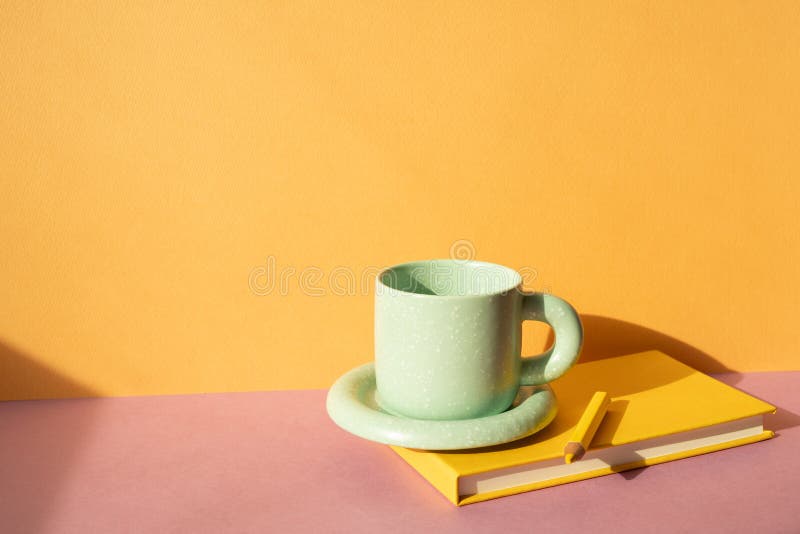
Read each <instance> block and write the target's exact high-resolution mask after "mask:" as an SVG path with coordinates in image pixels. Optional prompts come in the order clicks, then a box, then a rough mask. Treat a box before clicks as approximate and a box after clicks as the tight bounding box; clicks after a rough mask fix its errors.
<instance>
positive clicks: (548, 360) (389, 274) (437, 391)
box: [375, 260, 583, 420]
mask: <svg viewBox="0 0 800 534" xmlns="http://www.w3.org/2000/svg"><path fill="white" fill-rule="evenodd" d="M521 286H522V277H521V276H520V275H519V273H517V272H516V271H514V270H513V269H510V268H508V267H503V266H502V265H496V264H493V263H486V262H480V261H461V260H428V261H418V262H411V263H404V264H401V265H396V266H394V267H390V268H388V269H386V270H384V271H382V272H381V273H380V274H379V275H378V276H377V280H376V292H375V379H376V384H377V401H378V404H379V405H380V407H381V408H382V409H384V410H386V411H388V412H390V413H393V414H396V415H400V416H405V417H410V418H414V419H430V420H458V419H472V418H478V417H484V416H489V415H494V414H498V413H500V412H503V411H504V410H506V409H507V408H508V407H509V406H511V403H512V402H513V400H514V397H515V396H516V395H517V392H518V390H519V387H520V386H521V385H531V386H534V385H542V384H546V383H548V382H550V381H552V380H555V379H556V378H558V377H560V376H561V375H563V374H564V373H565V372H567V370H569V368H570V367H572V366H573V365H574V363H575V361H576V360H577V359H578V355H579V352H580V348H581V344H582V342H583V328H582V326H581V322H580V319H579V317H578V314H577V313H576V312H575V310H574V308H573V307H572V306H570V305H569V304H568V303H567V302H566V301H564V300H562V299H560V298H558V297H556V296H553V295H549V294H547V293H526V292H523V291H522V289H521ZM528 320H530V321H542V322H545V323H547V324H549V325H550V326H551V327H552V328H553V332H554V335H555V343H554V344H553V346H552V347H551V348H550V349H549V350H548V351H547V352H545V353H543V354H541V355H539V356H535V357H531V358H521V355H520V353H521V341H522V321H528Z"/></svg>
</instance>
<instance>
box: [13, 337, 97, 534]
mask: <svg viewBox="0 0 800 534" xmlns="http://www.w3.org/2000/svg"><path fill="white" fill-rule="evenodd" d="M96 396H97V392H96V391H93V390H92V389H91V388H88V387H86V386H85V385H83V384H81V383H80V382H78V381H76V380H73V379H70V378H69V377H66V376H62V375H60V374H59V373H57V372H56V371H54V370H52V369H49V368H48V367H46V366H44V365H42V364H41V363H39V362H37V361H36V359H35V358H34V357H32V356H31V355H28V354H25V353H24V352H23V351H21V350H19V349H17V348H14V347H12V346H11V345H10V344H8V343H6V342H3V341H0V400H2V401H5V402H0V478H2V480H3V483H2V484H0V517H2V524H3V531H4V532H41V531H43V530H45V529H46V524H47V522H48V518H49V516H50V515H51V511H52V509H53V507H54V506H55V504H56V501H57V498H58V496H59V493H60V492H61V490H62V489H63V487H64V486H65V485H66V484H67V481H68V477H69V473H70V468H71V464H72V463H73V462H74V461H75V459H76V458H77V457H78V456H79V455H80V454H81V450H82V449H83V448H84V446H85V444H86V440H87V438H88V437H89V436H90V435H91V430H92V428H93V420H94V419H95V412H96V410H97V407H98V406H99V405H98V404H97V403H95V402H93V401H92V400H90V399H72V400H51V401H47V402H41V401H37V400H22V399H45V398H50V399H53V398H63V397H96Z"/></svg>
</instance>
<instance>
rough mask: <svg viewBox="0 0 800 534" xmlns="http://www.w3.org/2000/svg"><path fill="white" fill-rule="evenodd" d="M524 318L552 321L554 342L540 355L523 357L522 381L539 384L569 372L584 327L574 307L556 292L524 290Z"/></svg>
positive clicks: (576, 357)
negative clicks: (550, 293) (526, 291)
mask: <svg viewBox="0 0 800 534" xmlns="http://www.w3.org/2000/svg"><path fill="white" fill-rule="evenodd" d="M522 320H523V321H541V322H543V323H547V324H549V325H550V326H551V327H552V329H553V333H554V334H555V343H553V346H552V347H550V349H548V350H547V351H545V352H543V353H542V354H540V355H538V356H532V357H529V358H522V369H521V370H520V384H521V385H523V386H538V385H541V384H546V383H547V382H551V381H553V380H555V379H556V378H558V377H560V376H561V375H563V374H564V373H566V372H567V371H568V370H569V368H570V367H572V366H573V365H574V364H575V362H576V361H577V359H578V355H579V354H580V351H581V345H582V344H583V326H582V325H581V320H580V317H578V312H576V311H575V308H573V307H572V306H570V304H569V303H568V302H567V301H565V300H563V299H560V298H558V297H556V296H554V295H548V294H547V293H523V294H522Z"/></svg>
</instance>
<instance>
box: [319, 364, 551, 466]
mask: <svg viewBox="0 0 800 534" xmlns="http://www.w3.org/2000/svg"><path fill="white" fill-rule="evenodd" d="M375 393H376V389H375V369H374V365H373V364H371V363H368V364H365V365H362V366H360V367H357V368H355V369H353V370H352V371H349V372H348V373H346V374H345V375H344V376H342V377H341V378H339V380H337V381H336V383H335V384H334V385H333V387H331V389H330V391H329V392H328V400H327V408H328V413H329V414H330V416H331V418H332V419H333V421H334V422H335V423H336V424H337V425H339V426H340V427H342V428H344V429H345V430H347V431H348V432H351V433H352V434H355V435H356V436H360V437H362V438H365V439H369V440H372V441H377V442H379V443H386V444H388V445H399V446H401V447H411V448H414V449H429V450H452V449H472V448H476V447H488V446H489V445H496V444H498V443H507V442H509V441H514V440H515V439H520V438H523V437H525V436H528V435H530V434H533V433H534V432H538V431H539V430H540V429H542V428H544V427H545V426H547V425H548V424H549V423H550V422H551V421H552V420H553V418H554V417H555V415H556V401H555V397H554V396H553V393H552V391H551V390H550V388H549V387H547V386H544V387H521V388H520V390H519V393H518V395H517V398H516V399H515V400H514V403H513V406H512V408H511V409H509V410H506V411H505V412H503V413H501V414H498V415H491V416H488V417H481V418H478V419H459V420H454V421H430V420H425V419H410V418H407V417H400V416H397V415H393V414H390V413H387V412H385V411H384V410H382V409H381V408H380V407H379V406H378V404H377V402H376V401H375Z"/></svg>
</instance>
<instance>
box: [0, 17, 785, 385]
mask: <svg viewBox="0 0 800 534" xmlns="http://www.w3.org/2000/svg"><path fill="white" fill-rule="evenodd" d="M142 4H144V3H142V2H133V3H123V2H96V5H93V6H90V7H78V5H77V4H75V5H74V6H72V7H70V6H68V5H64V4H62V3H58V5H56V3H55V2H52V3H50V2H48V3H44V4H40V5H36V3H28V2H10V3H9V2H7V3H4V4H3V7H0V50H1V51H2V52H0V203H1V204H0V208H2V223H0V246H1V247H2V254H0V274H1V275H2V276H0V300H2V305H0V366H1V367H0V375H1V376H0V395H1V396H2V398H27V397H52V396H75V395H85V394H97V395H131V394H151V393H176V392H196V391H220V390H253V389H281V388H319V387H326V386H327V385H329V384H330V383H331V382H332V381H333V380H334V379H335V378H336V377H337V376H338V375H339V374H341V373H342V372H343V371H345V370H347V369H348V368H350V367H352V366H354V365H356V364H358V363H361V362H364V361H367V360H369V359H371V357H372V355H371V345H372V331H371V328H372V326H371V325H372V323H371V321H372V301H371V296H370V295H367V294H361V293H362V290H363V289H364V288H363V287H362V286H361V284H360V281H359V283H358V284H357V287H356V292H357V293H358V295H337V294H335V293H336V291H334V289H335V288H332V287H330V285H329V280H330V276H331V273H332V270H333V269H334V268H335V267H337V266H342V267H346V268H349V269H350V270H351V271H352V272H353V273H355V274H356V275H357V276H361V274H362V273H363V272H364V271H365V270H367V269H368V268H369V267H377V266H382V265H387V264H392V263H397V262H400V261H405V260H411V259H420V258H429V257H443V256H447V255H448V254H449V251H450V248H451V246H452V245H453V243H454V242H456V241H457V240H468V241H469V244H471V246H472V247H473V248H474V251H475V254H476V256H477V258H478V259H482V260H487V261H495V262H499V263H503V264H507V265H509V266H512V267H516V268H522V267H527V268H530V269H531V270H533V269H535V272H536V276H535V277H533V276H529V281H530V282H531V284H530V285H531V287H533V288H535V289H546V290H549V291H552V292H554V293H556V294H559V295H561V296H563V297H565V298H567V299H568V300H570V301H571V302H573V303H574V304H575V306H576V307H577V308H578V309H579V310H580V311H581V312H583V313H585V314H587V317H586V321H585V322H586V324H587V352H586V357H587V358H591V357H598V356H602V355H610V354H614V353H622V351H630V350H634V349H640V348H642V349H644V348H653V347H652V346H654V345H655V346H657V347H656V348H658V347H661V348H664V347H665V348H667V349H668V350H671V351H672V352H673V353H675V352H677V354H675V355H676V356H678V357H682V358H684V359H686V360H689V361H690V363H694V364H696V365H698V366H700V367H702V368H703V369H704V370H720V369H723V368H727V369H734V370H743V371H747V370H769V369H789V368H792V369H798V368H800V365H798V359H797V357H798V354H799V353H800V343H799V342H798V338H799V336H798V335H797V327H796V324H795V323H796V321H797V316H798V312H799V311H800V304H798V303H799V302H800V298H799V297H800V291H799V290H798V280H800V276H798V275H800V268H799V267H798V265H800V237H799V234H800V231H799V230H800V224H798V221H797V211H798V207H799V206H798V198H799V197H800V185H799V182H798V170H800V151H799V150H798V142H799V141H800V126H798V125H800V98H798V95H800V32H798V30H797V29H798V28H799V27H800V8H798V5H797V3H795V2H783V3H782V2H771V3H768V4H759V3H750V4H743V3H730V2H716V3H714V2H702V3H699V4H698V3H690V2H671V3H667V4H666V5H661V4H654V3H641V4H640V5H638V6H637V5H630V4H623V3H616V2H598V3H594V4H592V5H591V6H589V7H587V6H585V5H581V6H566V5H562V4H561V3H547V4H544V3H532V4H530V5H524V3H523V5H514V6H511V5H505V7H498V4H496V3H494V2H485V3H478V4H469V3H467V4H465V3H462V2H443V3H437V4H436V5H435V6H431V5H428V3H425V2H419V3H407V2H398V3H371V2H365V3H359V4H355V3H353V4H347V3H345V2H337V3H333V5H334V6H335V7H331V6H329V5H321V4H317V3H303V2H288V3H286V4H285V5H279V3H278V2H273V3H264V4H266V5H262V3H260V2H254V3H249V2H220V3H219V4H218V6H217V7H197V6H192V7H185V6H184V7H182V8H171V7H163V6H162V3H161V2H153V4H152V6H150V7H143V5H142ZM82 5H83V4H82ZM190 5H191V3H190ZM233 5H235V6H236V7H230V6H233ZM469 244H468V245H469ZM270 257H271V258H273V259H274V261H275V270H278V271H282V272H284V273H285V272H286V269H287V268H294V269H295V271H296V273H297V274H299V273H300V272H303V271H304V270H305V271H304V272H306V273H307V274H306V275H304V276H306V277H308V276H311V282H313V283H312V284H310V285H311V286H312V289H313V288H315V287H317V288H320V289H321V292H322V293H323V296H310V295H308V294H307V293H308V292H309V291H307V290H306V291H304V290H303V289H301V288H300V287H299V284H298V279H297V274H296V275H295V276H294V277H293V278H292V279H291V280H290V283H289V285H288V287H287V291H285V293H286V294H285V295H281V294H279V293H281V292H280V291H279V289H276V290H274V291H273V292H272V293H271V294H269V295H258V294H256V293H255V292H254V291H253V290H252V289H251V287H250V284H249V281H248V280H249V278H250V276H251V274H252V275H253V276H254V277H255V282H256V284H257V285H258V284H263V283H264V282H265V278H264V277H263V276H259V274H263V272H264V266H266V265H268V258H270ZM269 261H271V260H269ZM259 268H262V269H261V270H259ZM310 268H318V269H319V271H314V270H309V269H310ZM531 272H532V271H531ZM308 273H311V274H310V275H309V274H308ZM314 273H318V274H319V275H320V276H322V279H321V280H319V281H315V280H314V279H313V277H314V276H317V275H316V274H314ZM336 273H338V274H336ZM334 274H335V276H334V278H335V279H336V281H337V282H343V281H344V280H345V275H342V273H341V271H336V272H334ZM305 282H306V285H309V284H308V282H309V280H308V279H306V280H305ZM528 330H531V328H528ZM544 335H545V331H544V330H543V329H534V335H531V336H529V340H528V342H527V349H528V350H529V351H532V350H535V349H536V348H538V347H539V346H540V345H541V344H542V342H543V341H544Z"/></svg>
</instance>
